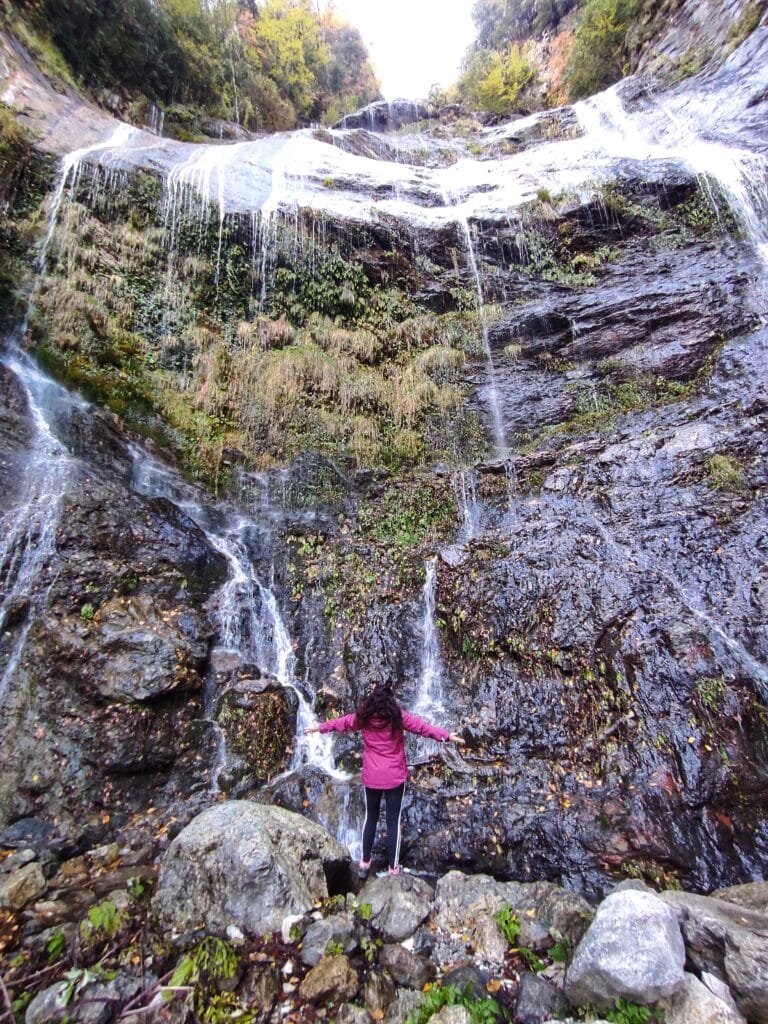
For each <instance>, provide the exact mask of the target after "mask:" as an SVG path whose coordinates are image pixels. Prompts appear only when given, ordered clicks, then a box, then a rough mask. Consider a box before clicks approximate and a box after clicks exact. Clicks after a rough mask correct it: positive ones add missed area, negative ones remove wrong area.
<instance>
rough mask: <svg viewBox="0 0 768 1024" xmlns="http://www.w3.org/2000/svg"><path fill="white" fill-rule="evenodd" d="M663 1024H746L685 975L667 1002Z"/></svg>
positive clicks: (715, 997)
mask: <svg viewBox="0 0 768 1024" xmlns="http://www.w3.org/2000/svg"><path fill="white" fill-rule="evenodd" d="M664 1020H665V1024H746V1021H745V1020H744V1017H742V1015H741V1014H740V1013H739V1012H738V1010H734V1009H733V1008H732V1007H730V1006H729V1005H728V1004H727V1003H726V1002H723V1000H722V999H719V998H718V997H717V996H716V995H714V993H712V992H710V990H709V989H708V988H707V987H706V985H703V984H702V983H701V982H700V981H699V979H698V978H696V977H695V976H694V975H693V974H686V976H685V982H684V984H683V987H682V988H681V989H680V991H679V992H677V993H676V995H674V996H673V997H672V999H671V1000H670V1001H669V1005H668V1006H667V1008H666V1011H665V1014H664Z"/></svg>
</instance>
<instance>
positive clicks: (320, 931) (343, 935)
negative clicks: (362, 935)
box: [301, 914, 358, 967]
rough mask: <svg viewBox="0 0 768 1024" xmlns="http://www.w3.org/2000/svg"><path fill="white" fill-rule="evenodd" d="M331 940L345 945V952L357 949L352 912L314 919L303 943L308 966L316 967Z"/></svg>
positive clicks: (302, 953)
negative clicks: (319, 919)
mask: <svg viewBox="0 0 768 1024" xmlns="http://www.w3.org/2000/svg"><path fill="white" fill-rule="evenodd" d="M329 942H334V943H337V944H338V945H340V946H342V947H343V951H344V952H345V953H354V951H355V950H356V949H357V946H358V942H357V935H356V929H355V922H354V919H353V918H352V915H351V914H334V915H332V916H331V917H324V918H323V919H322V920H321V921H314V922H313V923H312V924H311V925H310V926H309V928H307V931H306V934H305V935H304V940H303V942H302V944H301V959H302V962H303V963H305V964H306V965H307V966H308V967H314V966H315V965H316V964H318V963H319V962H320V960H321V959H322V958H323V956H325V951H326V948H327V946H328V943H329Z"/></svg>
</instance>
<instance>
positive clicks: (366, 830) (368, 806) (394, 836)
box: [363, 782, 405, 868]
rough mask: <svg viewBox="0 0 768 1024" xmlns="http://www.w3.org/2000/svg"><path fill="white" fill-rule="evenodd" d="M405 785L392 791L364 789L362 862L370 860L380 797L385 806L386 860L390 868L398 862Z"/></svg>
mask: <svg viewBox="0 0 768 1024" xmlns="http://www.w3.org/2000/svg"><path fill="white" fill-rule="evenodd" d="M404 792H405V783H404V782H401V783H400V785H399V786H395V788H394V789H369V788H368V786H366V787H365V824H364V825H363V860H365V861H369V860H370V859H371V851H372V850H373V839H374V836H375V835H376V823H377V822H378V820H379V809H380V808H381V798H382V796H383V797H384V799H385V800H386V805H387V860H388V861H389V866H390V867H391V868H396V867H397V865H398V864H399V862H400V808H401V807H402V806H403V793H404Z"/></svg>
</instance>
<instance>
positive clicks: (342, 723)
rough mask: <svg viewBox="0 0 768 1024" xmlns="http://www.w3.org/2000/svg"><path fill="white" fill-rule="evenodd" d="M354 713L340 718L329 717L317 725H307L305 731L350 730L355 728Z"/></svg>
mask: <svg viewBox="0 0 768 1024" xmlns="http://www.w3.org/2000/svg"><path fill="white" fill-rule="evenodd" d="M356 728H357V726H356V724H355V715H354V714H351V715H343V716H342V717H341V718H329V719H328V721H327V722H320V724H319V725H308V726H307V727H306V729H305V730H304V732H305V733H311V732H350V731H351V730H352V729H356Z"/></svg>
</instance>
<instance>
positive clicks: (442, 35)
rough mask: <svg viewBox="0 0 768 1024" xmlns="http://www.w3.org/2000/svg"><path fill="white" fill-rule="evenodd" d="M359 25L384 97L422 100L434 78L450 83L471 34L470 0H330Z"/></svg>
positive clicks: (350, 20) (357, 26) (442, 83)
mask: <svg viewBox="0 0 768 1024" xmlns="http://www.w3.org/2000/svg"><path fill="white" fill-rule="evenodd" d="M333 6H334V8H335V9H336V10H337V11H338V12H339V14H341V15H343V16H344V17H345V19H346V20H347V21H349V22H350V23H351V24H352V25H354V26H355V27H356V28H358V29H359V30H360V33H361V35H362V37H363V39H364V40H365V42H366V44H367V46H368V49H369V50H370V53H371V56H372V58H373V62H374V64H375V65H376V70H377V71H378V74H379V78H380V79H381V89H382V92H383V94H384V98H385V99H388V100H394V99H398V98H400V97H404V98H405V99H413V100H416V99H423V98H425V97H426V95H427V93H428V92H429V88H430V86H431V85H433V84H434V83H435V82H437V83H438V84H440V85H443V86H448V85H451V84H452V83H453V82H454V81H455V80H456V77H457V73H458V69H459V64H460V62H461V58H462V57H463V56H464V51H465V50H466V48H467V46H469V44H470V43H471V42H472V40H473V39H474V37H475V29H474V25H473V23H472V18H471V16H470V15H471V11H472V6H473V0H334V3H333Z"/></svg>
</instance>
